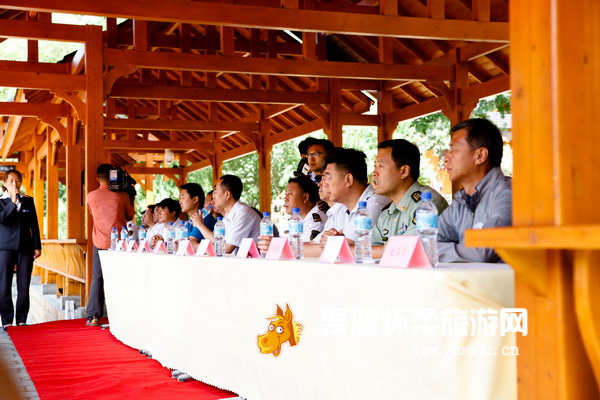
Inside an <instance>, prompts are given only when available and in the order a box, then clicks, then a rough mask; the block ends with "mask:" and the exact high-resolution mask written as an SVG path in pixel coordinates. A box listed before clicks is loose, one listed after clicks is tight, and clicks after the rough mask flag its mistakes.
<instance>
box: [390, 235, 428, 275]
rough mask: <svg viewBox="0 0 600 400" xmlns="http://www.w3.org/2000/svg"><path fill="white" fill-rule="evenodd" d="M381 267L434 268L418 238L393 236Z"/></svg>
mask: <svg viewBox="0 0 600 400" xmlns="http://www.w3.org/2000/svg"><path fill="white" fill-rule="evenodd" d="M379 265H382V266H384V267H395V268H432V266H431V262H429V258H428V257H427V254H426V253H425V249H424V248H423V243H421V238H420V237H418V236H392V237H390V239H389V240H388V243H387V244H386V245H385V250H384V251H383V257H381V261H380V262H379Z"/></svg>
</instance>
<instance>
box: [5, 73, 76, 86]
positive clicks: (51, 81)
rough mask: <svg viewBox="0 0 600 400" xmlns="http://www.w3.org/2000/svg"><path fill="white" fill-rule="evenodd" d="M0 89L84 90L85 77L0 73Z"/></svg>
mask: <svg viewBox="0 0 600 400" xmlns="http://www.w3.org/2000/svg"><path fill="white" fill-rule="evenodd" d="M0 87H13V88H22V89H51V90H67V91H69V90H85V76H83V75H68V74H49V73H35V72H16V71H0Z"/></svg>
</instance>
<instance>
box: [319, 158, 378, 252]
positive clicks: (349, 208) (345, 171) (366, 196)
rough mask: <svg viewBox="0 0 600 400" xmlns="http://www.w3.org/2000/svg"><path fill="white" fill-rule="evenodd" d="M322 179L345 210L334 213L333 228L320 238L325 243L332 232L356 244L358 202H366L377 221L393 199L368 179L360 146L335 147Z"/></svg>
mask: <svg viewBox="0 0 600 400" xmlns="http://www.w3.org/2000/svg"><path fill="white" fill-rule="evenodd" d="M323 180H324V181H325V182H324V189H325V190H326V191H327V193H328V195H329V198H330V200H331V201H333V202H336V203H341V204H343V205H344V206H345V207H346V210H344V211H345V212H337V213H336V214H334V215H333V216H332V219H333V221H332V224H331V225H332V228H330V229H329V230H327V231H325V232H323V236H322V239H321V241H322V243H323V244H324V243H325V241H326V240H327V237H329V236H332V235H344V236H346V238H347V239H348V242H349V243H350V244H354V241H355V239H356V235H355V233H354V226H353V219H354V216H355V215H356V213H357V211H358V202H359V201H366V202H367V210H368V211H369V215H370V216H371V220H372V221H373V225H375V224H376V223H377V220H378V218H379V214H380V213H381V210H382V209H383V208H384V207H385V206H386V205H388V204H389V203H390V200H389V199H388V198H387V197H385V196H381V195H379V194H377V193H375V190H374V189H373V187H372V186H371V185H370V184H369V183H368V177H367V163H366V155H365V153H363V152H362V151H359V150H354V149H342V148H336V149H335V150H334V151H333V153H332V154H331V156H330V157H328V159H327V167H326V168H325V172H324V173H323Z"/></svg>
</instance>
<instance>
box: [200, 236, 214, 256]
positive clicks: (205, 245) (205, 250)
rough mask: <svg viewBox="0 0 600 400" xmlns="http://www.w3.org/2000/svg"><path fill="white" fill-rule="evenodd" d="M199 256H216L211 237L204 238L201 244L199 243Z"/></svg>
mask: <svg viewBox="0 0 600 400" xmlns="http://www.w3.org/2000/svg"><path fill="white" fill-rule="evenodd" d="M196 255H197V256H210V257H215V256H216V254H215V248H214V247H213V244H212V242H211V241H210V239H202V240H201V241H200V244H199V245H198V250H197V251H196Z"/></svg>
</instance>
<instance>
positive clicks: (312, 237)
mask: <svg viewBox="0 0 600 400" xmlns="http://www.w3.org/2000/svg"><path fill="white" fill-rule="evenodd" d="M319 233H321V232H319V231H318V230H316V229H313V230H312V231H310V240H313V239H314V238H316V237H317V236H319Z"/></svg>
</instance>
